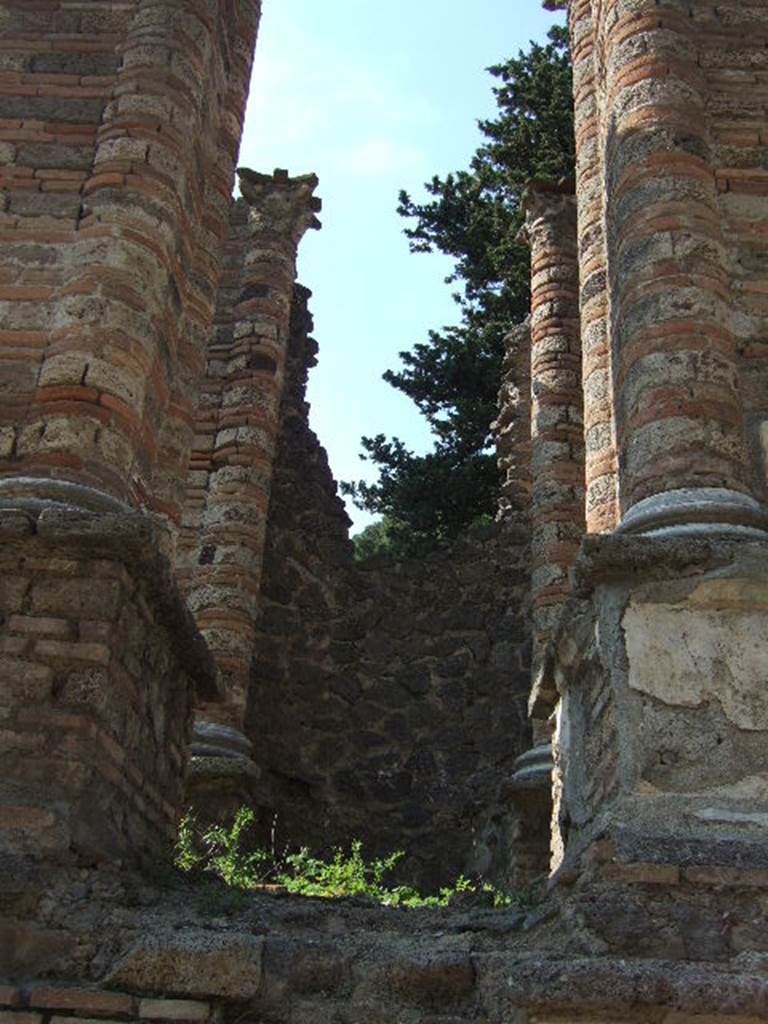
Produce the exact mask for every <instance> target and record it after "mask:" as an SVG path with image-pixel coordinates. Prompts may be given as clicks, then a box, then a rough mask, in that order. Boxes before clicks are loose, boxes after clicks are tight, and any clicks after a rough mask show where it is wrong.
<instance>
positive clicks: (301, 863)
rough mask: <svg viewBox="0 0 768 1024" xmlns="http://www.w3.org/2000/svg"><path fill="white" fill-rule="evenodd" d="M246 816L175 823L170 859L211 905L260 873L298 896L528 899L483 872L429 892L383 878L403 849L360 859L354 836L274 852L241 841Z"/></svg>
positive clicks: (408, 900) (224, 903)
mask: <svg viewBox="0 0 768 1024" xmlns="http://www.w3.org/2000/svg"><path fill="white" fill-rule="evenodd" d="M254 820H255V815H254V813H253V811H252V810H251V809H250V808H248V807H241V808H240V810H239V811H238V812H237V814H236V815H235V818H234V820H233V822H232V824H231V825H229V826H225V825H213V826H211V827H210V828H208V829H205V830H203V829H201V828H200V826H199V825H198V824H197V822H196V821H195V819H194V817H192V816H191V815H189V814H188V815H185V817H184V818H182V820H181V822H180V824H179V835H178V841H177V846H176V866H177V867H178V868H180V869H181V870H182V871H185V872H200V873H203V875H204V877H205V879H206V881H205V885H204V889H203V891H202V896H203V897H204V902H205V905H206V906H209V905H210V907H211V908H212V909H214V908H215V910H216V911H217V912H222V913H223V912H226V911H228V910H236V909H238V907H239V905H240V899H241V897H242V893H243V891H244V890H248V889H253V888H254V887H255V886H257V885H259V884H262V883H264V882H266V881H268V880H269V881H271V882H276V883H277V884H278V885H282V886H284V887H285V888H286V889H287V890H288V892H290V893H294V894H296V895H299V896H317V897H322V898H325V899H341V898H343V897H350V896H363V897H366V898H368V899H372V900H375V901H376V902H377V903H381V904H383V905H384V906H389V907H406V908H425V907H432V908H435V909H439V908H441V907H448V906H450V905H451V904H453V903H456V902H458V901H461V902H468V903H478V904H482V905H485V906H493V907H498V908H502V907H519V908H521V909H524V908H525V907H527V906H530V905H531V903H532V902H534V900H535V894H534V892H533V890H532V889H528V890H521V891H517V892H504V891H503V890H501V889H498V888H497V887H496V886H494V885H492V884H491V883H490V882H487V881H484V880H483V879H474V880H473V879H469V878H466V877H465V876H464V875H460V876H459V877H458V878H457V879H456V881H455V882H454V883H453V885H450V886H444V887H443V888H442V889H440V891H439V893H438V894H437V895H424V894H422V893H420V892H419V891H418V889H416V888H414V887H413V886H410V885H394V886H390V885H388V884H387V876H388V875H389V874H390V873H391V872H392V871H393V870H394V868H395V867H396V866H397V864H398V863H399V862H400V861H401V860H402V858H403V857H404V856H405V854H404V852H403V851H402V850H396V851H395V852H394V853H390V854H389V855H388V856H386V857H377V858H375V859H373V860H371V861H366V860H365V858H364V857H363V844H362V842H361V841H360V840H359V839H354V840H352V842H351V844H350V847H349V852H346V851H345V850H344V849H343V848H341V847H336V848H335V849H334V850H333V851H332V854H331V856H330V858H328V859H323V858H322V857H317V856H315V855H314V854H312V853H311V852H310V850H309V849H307V848H306V847H302V848H301V849H300V850H298V852H296V853H290V854H284V855H282V856H278V855H277V854H276V853H275V851H269V850H265V849H263V848H261V847H258V846H253V845H251V846H250V848H249V846H248V841H249V835H248V833H249V830H250V829H251V826H252V825H253V823H254ZM214 880H220V881H221V882H223V883H224V884H225V886H227V887H228V889H224V890H222V889H221V888H220V887H219V885H218V884H214V885H213V886H212V885H211V883H212V882H213V881H214ZM228 892H229V894H230V896H231V897H232V899H231V900H230V898H229V897H228V895H227V894H228Z"/></svg>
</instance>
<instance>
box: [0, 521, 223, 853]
mask: <svg viewBox="0 0 768 1024" xmlns="http://www.w3.org/2000/svg"><path fill="white" fill-rule="evenodd" d="M0 623H1V624H2V625H0V673H1V676H2V683H3V686H2V697H1V698H0V702H1V703H2V705H3V707H2V709H1V711H2V725H3V728H2V732H1V733H0V779H2V781H1V782H0V852H2V853H6V854H11V855H12V854H23V855H29V856H32V857H34V858H37V859H44V860H46V859H47V860H56V861H64V862H68V861H69V862H71V861H73V860H74V861H75V862H80V863H97V862H100V861H113V862H116V861H119V862H122V863H126V864H128V863H137V862H139V863H141V862H157V860H158V858H161V857H163V856H166V855H168V854H169V852H170V849H171V847H172V843H173V839H174V837H175V827H176V820H177V818H178V815H179V813H180V810H181V806H182V799H183V778H184V770H185V765H186V760H187V745H188V740H189V731H190V729H191V716H192V705H193V700H194V697H195V691H197V694H198V695H199V696H200V697H201V698H207V699H215V697H216V691H215V675H214V671H213V665H212V662H211V659H210V655H209V654H208V651H207V648H206V647H205V644H204V643H203V641H202V638H201V637H200V635H199V633H198V632H197V630H196V629H195V627H194V624H193V621H192V619H191V616H190V614H189V612H188V611H187V609H186V606H185V605H184V603H183V600H182V599H181V597H180V595H179V593H178V591H177V590H176V586H175V583H174V580H173V577H172V574H171V570H170V567H169V565H168V563H167V561H166V560H165V559H164V558H163V557H162V556H161V555H160V554H159V553H158V550H157V545H156V543H155V528H154V526H153V524H152V522H151V521H149V520H148V519H147V518H146V517H145V516H143V515H141V514H140V513H128V514H124V513H120V514H113V513H110V514H98V513H93V512H84V511H77V512H76V511H74V510H72V509H64V508H62V507H61V506H48V507H43V508H41V509H39V510H38V512H37V514H34V513H32V512H30V511H29V509H28V507H27V506H26V505H24V506H22V507H21V508H19V507H15V508H14V507H9V504H8V503H6V505H5V507H4V508H0Z"/></svg>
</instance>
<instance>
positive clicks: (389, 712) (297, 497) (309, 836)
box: [248, 290, 543, 888]
mask: <svg viewBox="0 0 768 1024" xmlns="http://www.w3.org/2000/svg"><path fill="white" fill-rule="evenodd" d="M306 301H307V293H306V291H305V290H300V291H298V292H297V294H296V300H295V304H294V314H293V328H292V336H291V344H290V348H289V354H288V380H287V383H286V391H285V397H284V399H283V405H282V409H281V430H280V440H279V444H278V449H277V457H276V463H275V469H274V477H273V484H272V498H271V504H270V511H269V523H268V531H267V540H266V546H265V552H266V554H265V562H264V579H263V585H262V593H261V605H262V610H261V615H260V616H259V618H258V620H257V623H256V641H255V643H256V647H255V658H254V663H253V680H252V684H251V712H250V717H249V722H248V733H249V736H250V738H251V740H252V742H253V745H254V750H255V751H256V754H255V757H256V759H257V761H258V763H259V765H260V767H261V768H262V769H263V770H264V778H263V785H262V794H263V795H262V800H263V801H264V804H263V819H264V827H265V829H266V830H267V831H270V830H271V829H272V827H273V825H274V827H275V828H276V830H277V831H276V835H277V842H278V845H279V846H280V845H281V844H283V843H285V842H293V843H299V844H306V845H309V846H311V847H313V848H315V849H329V848H330V846H332V845H333V844H335V843H341V842H348V841H349V838H350V837H358V838H360V839H362V840H363V841H364V843H365V848H366V849H367V850H368V852H369V854H373V853H376V854H384V853H389V852H392V851H393V850H396V849H404V850H405V851H406V855H407V856H406V859H405V860H404V861H403V863H402V865H401V871H402V873H403V876H404V877H410V878H414V879H417V880H419V881H420V882H421V883H422V884H425V885H427V886H428V887H430V888H434V887H435V886H436V885H437V884H439V883H442V882H447V881H449V880H451V879H452V878H454V877H456V875H458V874H459V873H460V872H461V871H468V872H484V873H489V874H491V875H493V876H494V877H499V878H500V877H501V875H502V874H503V872H504V870H505V869H504V867H503V865H505V864H509V863H510V855H511V849H512V846H513V845H514V837H515V835H516V829H517V813H518V812H517V810H516V808H515V806H514V802H513V801H511V800H510V799H509V798H508V799H507V800H506V801H504V800H502V799H501V798H500V796H499V792H498V790H499V783H500V782H501V781H502V779H503V777H504V775H505V773H509V772H510V771H511V766H512V763H513V761H514V759H515V757H516V756H517V755H518V754H520V753H521V752H522V751H523V750H524V749H525V746H526V745H527V741H528V727H527V724H526V720H525V699H526V695H527V692H528V687H529V671H530V669H529V662H528V659H529V642H528V626H527V621H528V603H527V591H528V573H527V571H526V560H527V557H528V545H527V529H526V528H525V525H524V523H520V522H515V521H514V520H513V519H512V517H508V518H505V519H504V520H503V521H500V522H499V523H495V524H492V525H489V526H487V527H483V528H482V529H479V530H477V531H475V532H474V533H470V535H468V536H467V537H466V538H465V539H463V540H462V541H460V542H458V543H457V544H456V545H454V547H453V548H452V549H451V550H448V551H444V552H439V553H437V554H435V555H433V556H431V557H429V558H427V559H426V560H424V561H423V562H414V563H402V564H392V565H386V564H382V565H372V566H369V567H366V568H358V567H356V566H355V565H354V564H353V563H352V559H351V545H350V544H349V541H348V539H347V518H346V515H345V513H344V511H343V506H342V504H341V501H340V499H339V498H338V496H337V494H336V484H335V482H334V480H333V478H332V477H331V475H330V471H329V469H328V464H327V459H326V455H325V452H324V450H323V449H322V448H321V447H320V445H319V442H318V441H317V438H316V437H315V435H314V434H313V433H312V431H311V430H310V429H309V426H308V423H307V405H306V403H305V400H304V387H305V383H306V374H307V369H308V365H310V364H311V363H312V362H313V361H314V353H315V351H316V345H315V342H314V341H313V340H312V339H311V338H310V337H309V333H308V332H309V330H310V329H311V320H310V318H309V314H308V312H307V308H306ZM494 818H495V819H496V821H495V822H494V820H493V819H494ZM524 859H525V858H523V860H524ZM518 867H519V870H520V871H521V873H522V877H530V876H531V874H535V873H537V872H540V871H541V870H542V868H543V864H542V863H541V861H540V860H539V861H538V862H533V863H528V864H524V863H521V864H519V865H518ZM515 870H517V869H512V873H513V874H514V872H515Z"/></svg>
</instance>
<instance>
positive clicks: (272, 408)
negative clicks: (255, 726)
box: [178, 170, 320, 742]
mask: <svg viewBox="0 0 768 1024" xmlns="http://www.w3.org/2000/svg"><path fill="white" fill-rule="evenodd" d="M239 174H240V185H241V190H242V193H243V197H242V198H241V199H238V200H237V201H236V202H235V203H234V204H233V207H232V211H231V216H230V234H229V240H228V242H227V249H226V256H225V270H224V275H223V278H222V282H221V289H220V292H219V302H218V308H217V313H216V319H215V328H214V332H213V336H212V339H211V342H210V345H209V349H208V371H207V376H206V381H205V384H204V390H203V401H202V402H201V405H200V410H199V416H198V424H197V440H196V442H195V446H194V450H193V453H192V460H191V465H190V474H189V480H188V492H187V505H186V514H185V529H184V533H183V536H182V539H181V543H180V551H179V559H178V572H179V578H180V581H181V583H182V586H183V587H184V589H185V590H186V592H187V597H188V601H189V605H190V607H191V608H192V610H193V612H194V614H195V617H196V620H197V623H198V626H199V627H200V629H201V631H202V633H203V635H204V636H205V638H206V640H207V641H208V645H209V647H210V649H211V651H212V653H213V655H214V657H215V660H216V664H217V668H218V672H219V676H220V679H221V682H222V686H223V689H224V691H225V694H226V700H225V703H224V704H223V705H219V706H217V707H215V708H213V707H207V706H206V707H204V708H202V709H201V716H202V719H203V720H204V721H207V720H209V719H212V720H213V721H214V722H215V723H217V725H218V726H219V727H226V728H229V729H232V730H236V731H240V730H242V727H243V720H244V714H245V706H246V700H247V693H248V685H249V674H250V667H251V658H252V654H253V642H254V625H255V619H256V608H257V601H258V594H259V587H260V581H261V568H262V559H263V553H264V552H263V549H264V538H265V531H266V521H267V508H268V504H269V493H270V483H271V477H272V463H273V460H274V454H275V445H276V440H277V428H278V416H279V409H280V398H281V395H282V390H283V384H284V375H285V359H286V350H287V343H288V335H289V321H290V311H291V302H292V297H293V289H294V283H295V279H296V255H297V248H298V244H299V241H300V239H301V237H302V235H303V234H304V232H305V231H306V230H307V229H308V228H317V227H319V226H320V225H319V222H318V220H317V218H316V216H315V213H316V212H317V211H318V210H319V209H320V200H319V199H316V198H315V197H314V196H313V192H314V189H315V187H316V185H317V179H316V178H315V177H314V175H306V176H304V177H298V178H289V177H288V174H287V173H286V172H285V171H275V173H274V175H264V174H257V173H255V172H254V171H249V170H241V171H240V172H239ZM208 733H210V730H209V729H208V728H207V727H204V728H203V729H202V730H201V738H203V737H204V736H205V735H206V734H208ZM216 735H217V736H218V735H221V736H222V737H224V736H225V735H228V734H225V733H221V730H220V729H218V730H217V731H216ZM230 739H231V740H232V742H237V737H236V735H234V734H233V735H231V736H230Z"/></svg>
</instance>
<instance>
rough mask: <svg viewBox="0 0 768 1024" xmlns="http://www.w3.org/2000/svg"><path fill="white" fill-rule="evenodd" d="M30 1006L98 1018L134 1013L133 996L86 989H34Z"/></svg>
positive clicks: (30, 996) (30, 997)
mask: <svg viewBox="0 0 768 1024" xmlns="http://www.w3.org/2000/svg"><path fill="white" fill-rule="evenodd" d="M29 1005H30V1006H32V1007H37V1008H39V1009H42V1010H74V1011H75V1012H76V1013H78V1014H86V1013H87V1014H92V1015H93V1016H96V1017H112V1016H115V1017H128V1016H131V1015H132V1014H133V1011H134V999H133V996H130V995H126V994H124V993H122V992H103V991H99V990H96V989H85V988H37V989H32V991H31V992H30V995H29Z"/></svg>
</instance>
